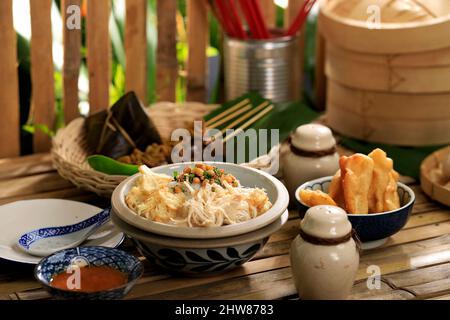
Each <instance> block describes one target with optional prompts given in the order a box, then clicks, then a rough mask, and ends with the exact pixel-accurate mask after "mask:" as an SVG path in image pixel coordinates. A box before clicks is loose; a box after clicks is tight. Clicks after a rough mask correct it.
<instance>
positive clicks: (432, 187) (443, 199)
mask: <svg viewBox="0 0 450 320" xmlns="http://www.w3.org/2000/svg"><path fill="white" fill-rule="evenodd" d="M449 154H450V147H446V148H443V149H440V150H438V151H436V152H434V153H432V154H431V155H429V156H428V157H427V158H426V159H425V160H424V161H423V162H422V164H421V166H420V185H421V187H422V190H423V191H424V192H425V193H426V194H427V195H428V196H429V197H430V198H432V199H434V200H436V201H438V202H440V203H442V204H444V205H446V206H450V189H448V188H445V187H444V186H443V185H441V184H439V183H438V182H437V181H436V179H434V178H433V177H432V171H433V170H435V169H436V168H438V166H439V164H440V163H441V162H442V161H443V160H444V159H445V158H446V157H447V156H448V155H449Z"/></svg>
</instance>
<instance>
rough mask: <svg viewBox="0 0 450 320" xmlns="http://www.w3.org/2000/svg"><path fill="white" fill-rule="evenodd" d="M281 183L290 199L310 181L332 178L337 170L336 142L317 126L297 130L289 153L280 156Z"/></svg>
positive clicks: (326, 129) (320, 126)
mask: <svg viewBox="0 0 450 320" xmlns="http://www.w3.org/2000/svg"><path fill="white" fill-rule="evenodd" d="M281 161H282V170H283V179H284V183H285V185H286V188H287V189H288V191H289V195H290V197H291V199H295V190H296V189H297V187H298V186H299V185H301V184H303V183H305V182H307V181H309V180H313V179H317V178H322V177H325V176H332V175H334V174H335V173H336V171H338V170H339V155H338V153H337V152H336V140H335V139H334V137H333V134H332V132H331V130H330V129H329V128H328V127H325V126H323V125H320V124H307V125H303V126H300V127H298V128H297V129H296V130H295V132H294V133H293V135H292V136H291V142H290V151H288V152H287V153H286V154H284V155H283V156H282V160H281Z"/></svg>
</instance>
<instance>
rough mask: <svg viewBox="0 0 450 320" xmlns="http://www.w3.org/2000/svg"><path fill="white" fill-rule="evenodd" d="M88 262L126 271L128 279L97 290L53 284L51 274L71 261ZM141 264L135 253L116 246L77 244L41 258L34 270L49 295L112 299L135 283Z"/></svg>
mask: <svg viewBox="0 0 450 320" xmlns="http://www.w3.org/2000/svg"><path fill="white" fill-rule="evenodd" d="M75 261H76V262H81V263H83V264H88V265H90V266H108V267H111V268H115V269H117V270H119V271H121V272H123V273H125V274H127V275H128V281H127V283H126V284H124V285H123V286H120V287H117V288H112V289H110V290H105V291H99V292H80V291H71V290H64V289H59V288H55V287H52V286H51V284H50V282H51V280H52V277H54V276H55V275H57V274H60V273H62V272H65V271H66V270H67V268H68V267H69V266H70V265H73V264H74V262H75ZM143 272H144V267H143V265H142V263H141V262H140V261H139V259H137V258H136V257H134V256H132V255H130V254H128V253H126V252H124V251H122V250H118V249H112V248H106V247H77V248H71V249H65V250H62V251H58V252H56V253H54V254H52V255H50V256H48V257H46V258H44V259H42V260H41V261H40V262H39V264H38V265H37V266H36V268H35V270H34V275H35V277H36V279H37V280H38V281H39V282H40V283H41V284H42V285H43V286H44V288H45V289H47V291H49V292H50V294H51V295H52V296H54V297H55V298H57V299H77V300H80V299H81V300H98V299H102V300H112V299H121V298H123V297H124V296H125V295H127V294H128V292H129V291H130V290H131V288H132V287H133V286H134V285H135V284H136V281H137V280H138V279H139V278H140V277H141V276H142V273H143Z"/></svg>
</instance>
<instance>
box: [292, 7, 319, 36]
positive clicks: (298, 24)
mask: <svg viewBox="0 0 450 320" xmlns="http://www.w3.org/2000/svg"><path fill="white" fill-rule="evenodd" d="M315 2H316V0H306V1H305V3H304V4H303V6H302V8H301V10H300V12H299V13H298V14H297V16H296V17H295V20H294V21H293V22H292V24H291V25H290V27H289V29H288V31H287V32H286V34H285V35H287V36H294V35H295V34H297V32H298V31H299V30H300V29H301V28H302V27H303V25H304V24H305V22H306V19H307V18H308V14H309V12H310V11H311V9H312V7H313V6H314V3H315Z"/></svg>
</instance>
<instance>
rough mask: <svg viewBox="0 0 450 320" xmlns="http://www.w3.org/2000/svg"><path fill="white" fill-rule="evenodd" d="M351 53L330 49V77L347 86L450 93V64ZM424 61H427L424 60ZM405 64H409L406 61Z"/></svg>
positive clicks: (326, 72) (387, 90) (328, 74)
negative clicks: (410, 62)
mask: <svg viewBox="0 0 450 320" xmlns="http://www.w3.org/2000/svg"><path fill="white" fill-rule="evenodd" d="M449 2H450V1H449ZM449 38H450V34H449ZM348 53H349V52H348V51H343V50H339V49H338V50H336V47H333V46H330V50H327V52H326V63H325V74H326V75H327V77H329V78H331V79H333V80H334V81H337V82H339V83H341V84H343V85H346V86H350V87H354V88H359V89H365V90H371V91H385V92H403V93H437V92H450V64H448V65H442V66H440V67H437V66H433V65H431V66H420V67H417V66H406V65H403V66H397V65H393V64H391V63H390V60H384V59H383V56H379V57H376V56H375V57H374V56H373V55H372V56H370V55H368V57H367V58H363V57H362V56H363V54H356V53H353V54H348ZM400 61H402V60H400ZM417 61H419V60H416V62H417ZM421 62H422V63H425V61H424V60H422V61H421ZM402 63H403V64H405V60H403V62H402Z"/></svg>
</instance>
